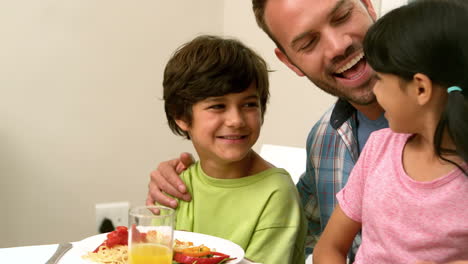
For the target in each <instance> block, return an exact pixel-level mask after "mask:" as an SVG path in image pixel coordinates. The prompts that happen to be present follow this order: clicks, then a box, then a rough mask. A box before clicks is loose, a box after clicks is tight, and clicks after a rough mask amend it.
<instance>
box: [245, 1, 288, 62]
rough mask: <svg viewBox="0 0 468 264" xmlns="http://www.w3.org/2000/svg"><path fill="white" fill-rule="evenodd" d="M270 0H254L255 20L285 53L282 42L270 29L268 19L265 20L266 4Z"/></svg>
mask: <svg viewBox="0 0 468 264" xmlns="http://www.w3.org/2000/svg"><path fill="white" fill-rule="evenodd" d="M267 1H268V0H252V10H253V12H254V15H255V20H256V21H257V25H258V26H259V27H260V28H261V29H262V30H263V31H264V32H265V33H266V34H267V35H268V36H269V37H270V39H271V40H273V42H274V43H275V44H276V47H278V48H279V49H280V50H281V51H282V52H283V53H285V51H284V49H283V47H282V46H281V44H280V43H279V42H278V41H277V40H276V38H275V36H273V33H271V31H270V29H269V28H268V26H267V24H266V21H265V6H266V4H267Z"/></svg>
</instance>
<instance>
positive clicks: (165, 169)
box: [151, 159, 190, 200]
mask: <svg viewBox="0 0 468 264" xmlns="http://www.w3.org/2000/svg"><path fill="white" fill-rule="evenodd" d="M180 164H181V162H180V160H179V159H174V160H170V161H166V162H161V163H160V164H159V166H158V168H157V170H156V171H153V173H151V181H152V182H153V181H156V183H157V186H158V187H159V188H160V190H162V191H163V192H165V193H168V194H170V195H172V196H174V197H176V198H179V199H183V200H186V199H184V198H187V196H186V195H187V187H186V186H185V184H184V182H183V181H182V180H181V179H180V176H179V174H180V173H181V172H182V171H183V170H185V168H184V169H182V170H181V171H180V172H177V171H176V169H177V168H178V167H180V166H182V165H180ZM184 196H185V197H184ZM189 200H190V198H189Z"/></svg>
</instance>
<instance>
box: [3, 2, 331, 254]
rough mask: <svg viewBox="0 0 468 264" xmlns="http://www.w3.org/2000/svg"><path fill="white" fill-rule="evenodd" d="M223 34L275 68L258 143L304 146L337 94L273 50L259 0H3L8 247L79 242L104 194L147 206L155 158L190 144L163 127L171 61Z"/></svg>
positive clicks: (91, 228) (88, 230)
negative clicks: (260, 19) (179, 50)
mask: <svg viewBox="0 0 468 264" xmlns="http://www.w3.org/2000/svg"><path fill="white" fill-rule="evenodd" d="M223 32H224V34H225V35H229V36H235V37H238V38H240V39H241V40H242V41H244V42H245V43H246V44H247V45H249V46H250V47H252V48H254V49H255V50H257V51H258V52H259V53H260V54H261V55H263V56H264V57H265V59H266V60H267V61H268V63H269V65H270V68H271V69H273V70H275V72H273V73H272V74H271V78H270V80H271V100H270V105H269V109H268V112H267V115H266V120H265V124H264V127H263V132H262V136H261V137H260V140H259V142H258V144H257V145H256V146H255V148H256V149H257V150H258V149H259V148H260V146H261V144H263V143H269V144H279V145H289V146H295V147H304V146H305V139H306V136H307V133H308V131H309V129H310V128H311V126H312V124H313V123H314V122H315V121H316V120H317V118H318V117H319V116H320V115H321V114H322V113H323V111H325V109H327V108H328V107H329V106H330V105H331V104H332V102H333V101H334V99H333V98H332V97H331V96H328V95H325V94H324V93H323V92H321V91H320V90H319V89H318V88H316V87H314V86H313V85H312V84H311V83H310V82H308V81H307V80H306V79H305V78H298V77H297V76H296V75H294V74H293V73H292V72H291V71H290V70H289V69H287V68H286V67H285V66H284V65H283V64H281V63H280V62H279V61H278V60H277V59H276V57H275V55H274V53H273V49H274V46H273V43H272V42H271V41H270V40H269V39H268V37H267V36H266V35H265V34H264V33H263V32H262V31H261V30H260V29H259V28H258V27H257V25H256V24H255V20H254V17H253V13H252V10H251V1H250V0H242V1H240V0H225V1H224V2H223V1H219V0H204V1H184V0H171V1H154V0H145V1H143V0H142V1H136V2H135V1H124V0H99V1H96V0H79V1H78V0H42V1H34V0H17V1H0V35H1V37H2V40H1V41H0V92H1V93H0V120H1V123H0V212H1V217H0V226H1V227H2V228H1V229H0V238H1V239H0V247H11V246H19V245H34V244H47V243H57V242H61V241H76V240H81V239H82V238H84V237H87V236H90V235H93V234H94V233H95V228H96V227H95V216H94V205H95V204H96V203H105V202H114V201H129V202H130V203H131V204H133V205H136V204H143V203H144V202H145V199H146V192H147V184H148V179H149V177H148V176H149V172H150V171H151V170H152V169H153V168H154V167H155V165H156V164H157V163H158V162H160V161H163V160H166V159H168V158H172V157H176V156H177V155H178V154H179V153H180V152H181V151H191V152H193V148H192V146H191V144H190V142H188V141H184V140H182V139H181V138H180V137H177V136H175V135H173V134H172V133H171V132H170V130H169V128H168V127H167V125H166V121H165V116H164V112H163V104H162V101H161V95H162V89H161V83H162V70H163V68H164V65H165V63H166V61H167V59H168V58H169V56H170V55H171V53H172V52H173V51H174V49H175V48H176V47H178V46H179V45H181V44H182V43H183V42H185V41H187V40H189V39H191V38H193V37H194V36H195V35H197V34H200V33H212V34H223Z"/></svg>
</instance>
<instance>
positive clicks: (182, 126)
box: [175, 119, 189, 132]
mask: <svg viewBox="0 0 468 264" xmlns="http://www.w3.org/2000/svg"><path fill="white" fill-rule="evenodd" d="M175 122H176V124H177V125H178V126H179V127H180V129H182V130H183V131H185V132H187V130H188V129H189V124H188V123H187V122H185V121H184V120H182V119H176V120H175Z"/></svg>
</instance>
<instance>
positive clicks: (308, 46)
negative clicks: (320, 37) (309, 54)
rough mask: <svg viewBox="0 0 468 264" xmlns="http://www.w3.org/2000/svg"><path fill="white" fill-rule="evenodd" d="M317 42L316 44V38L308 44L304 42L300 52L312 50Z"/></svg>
mask: <svg viewBox="0 0 468 264" xmlns="http://www.w3.org/2000/svg"><path fill="white" fill-rule="evenodd" d="M315 42H316V39H315V38H314V39H311V40H308V41H307V42H304V44H303V45H301V47H300V48H299V51H305V50H308V49H311V48H312V47H313V45H314V44H315Z"/></svg>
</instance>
